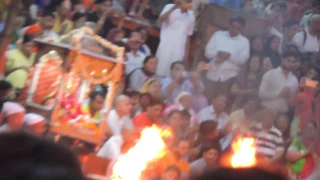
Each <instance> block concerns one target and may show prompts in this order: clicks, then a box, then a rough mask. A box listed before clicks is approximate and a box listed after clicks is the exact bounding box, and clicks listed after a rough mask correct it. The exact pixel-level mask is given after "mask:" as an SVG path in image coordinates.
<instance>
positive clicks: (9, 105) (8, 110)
mask: <svg viewBox="0 0 320 180" xmlns="http://www.w3.org/2000/svg"><path fill="white" fill-rule="evenodd" d="M25 111H26V110H25V109H24V107H23V106H21V105H20V104H18V103H15V102H5V103H4V104H3V107H2V113H3V114H4V115H5V116H9V115H12V114H17V113H22V112H25Z"/></svg>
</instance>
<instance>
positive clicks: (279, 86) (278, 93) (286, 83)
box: [259, 52, 298, 113]
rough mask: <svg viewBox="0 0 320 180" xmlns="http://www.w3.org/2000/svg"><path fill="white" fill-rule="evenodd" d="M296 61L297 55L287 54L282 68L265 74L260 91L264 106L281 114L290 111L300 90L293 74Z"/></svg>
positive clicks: (284, 56) (283, 58)
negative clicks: (291, 104) (290, 106)
mask: <svg viewBox="0 0 320 180" xmlns="http://www.w3.org/2000/svg"><path fill="white" fill-rule="evenodd" d="M295 61H297V55H296V54H295V53H294V52H285V53H284V54H283V57H282V62H281V66H280V67H278V68H276V69H272V70H270V71H268V72H267V73H266V74H264V76H263V78H262V81H261V84H260V89H259V97H260V98H261V100H262V102H261V104H262V106H264V107H266V108H269V109H272V110H274V111H275V112H280V113H287V112H288V111H289V105H290V103H292V102H293V99H294V98H295V96H296V93H297V88H298V80H297V78H296V77H295V76H294V75H293V74H292V73H291V72H292V70H293V69H294V63H295Z"/></svg>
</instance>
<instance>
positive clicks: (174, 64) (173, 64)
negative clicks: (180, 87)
mask: <svg viewBox="0 0 320 180" xmlns="http://www.w3.org/2000/svg"><path fill="white" fill-rule="evenodd" d="M177 64H180V65H182V66H185V65H184V63H183V62H181V61H176V62H173V63H172V64H171V66H170V70H172V69H173V68H174V66H176V65H177Z"/></svg>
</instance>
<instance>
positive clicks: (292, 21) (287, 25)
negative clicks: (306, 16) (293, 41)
mask: <svg viewBox="0 0 320 180" xmlns="http://www.w3.org/2000/svg"><path fill="white" fill-rule="evenodd" d="M294 25H299V21H297V20H295V19H289V20H287V21H286V22H284V23H283V24H282V26H283V28H290V27H292V26H294Z"/></svg>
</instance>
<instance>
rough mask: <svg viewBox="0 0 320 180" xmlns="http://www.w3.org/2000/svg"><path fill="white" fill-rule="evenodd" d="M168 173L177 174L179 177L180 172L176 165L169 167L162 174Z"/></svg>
mask: <svg viewBox="0 0 320 180" xmlns="http://www.w3.org/2000/svg"><path fill="white" fill-rule="evenodd" d="M169 171H175V172H177V173H178V174H179V176H180V175H181V170H180V168H179V167H178V166H176V165H170V166H168V167H167V168H166V169H165V170H164V172H169Z"/></svg>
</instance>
